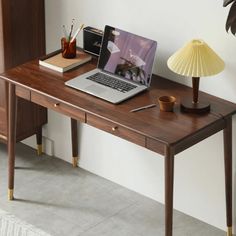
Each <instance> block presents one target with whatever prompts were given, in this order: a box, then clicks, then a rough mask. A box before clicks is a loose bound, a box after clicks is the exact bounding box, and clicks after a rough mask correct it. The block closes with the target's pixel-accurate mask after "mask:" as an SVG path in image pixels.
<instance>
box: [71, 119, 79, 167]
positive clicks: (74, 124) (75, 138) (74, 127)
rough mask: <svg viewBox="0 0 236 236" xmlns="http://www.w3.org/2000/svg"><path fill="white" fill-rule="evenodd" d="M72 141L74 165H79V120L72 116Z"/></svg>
mask: <svg viewBox="0 0 236 236" xmlns="http://www.w3.org/2000/svg"><path fill="white" fill-rule="evenodd" d="M71 142H72V157H73V159H72V164H73V167H77V166H78V160H79V157H78V126H77V120H75V119H73V118H71Z"/></svg>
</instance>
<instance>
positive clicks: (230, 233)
mask: <svg viewBox="0 0 236 236" xmlns="http://www.w3.org/2000/svg"><path fill="white" fill-rule="evenodd" d="M227 236H233V233H232V226H231V227H228V232H227Z"/></svg>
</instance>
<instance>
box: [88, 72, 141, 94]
mask: <svg viewBox="0 0 236 236" xmlns="http://www.w3.org/2000/svg"><path fill="white" fill-rule="evenodd" d="M86 79H89V80H92V81H95V82H96V83H99V84H102V85H105V86H107V87H110V88H112V89H115V90H117V91H120V92H122V93H126V92H129V91H130V90H132V89H134V88H136V87H137V86H135V85H133V84H130V83H127V82H125V81H122V80H119V79H116V78H113V77H111V76H109V75H105V74H102V73H96V74H94V75H91V76H89V77H87V78H86Z"/></svg>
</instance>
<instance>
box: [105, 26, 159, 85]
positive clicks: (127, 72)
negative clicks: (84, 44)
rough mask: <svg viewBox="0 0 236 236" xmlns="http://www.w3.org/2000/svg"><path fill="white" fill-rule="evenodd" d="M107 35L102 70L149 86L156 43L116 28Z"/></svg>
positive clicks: (111, 29)
mask: <svg viewBox="0 0 236 236" xmlns="http://www.w3.org/2000/svg"><path fill="white" fill-rule="evenodd" d="M108 34H109V35H107V36H108V37H107V42H105V43H106V48H104V49H103V50H106V51H107V52H106V55H107V60H106V62H104V67H103V69H104V70H105V71H108V72H111V73H115V74H117V75H119V76H121V77H123V78H125V79H128V80H132V81H135V82H138V83H141V84H143V85H149V82H150V77H151V72H152V66H153V61H154V57H155V52H156V46H157V43H156V41H153V40H150V39H147V38H144V37H141V36H138V35H134V34H131V33H129V32H126V31H123V30H120V29H117V28H116V29H114V28H110V30H109V32H108Z"/></svg>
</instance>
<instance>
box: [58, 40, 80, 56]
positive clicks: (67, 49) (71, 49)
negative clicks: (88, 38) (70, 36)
mask: <svg viewBox="0 0 236 236" xmlns="http://www.w3.org/2000/svg"><path fill="white" fill-rule="evenodd" d="M61 53H62V56H63V57H64V58H75V57H76V39H74V40H73V41H72V42H70V41H67V40H66V38H62V39H61Z"/></svg>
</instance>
